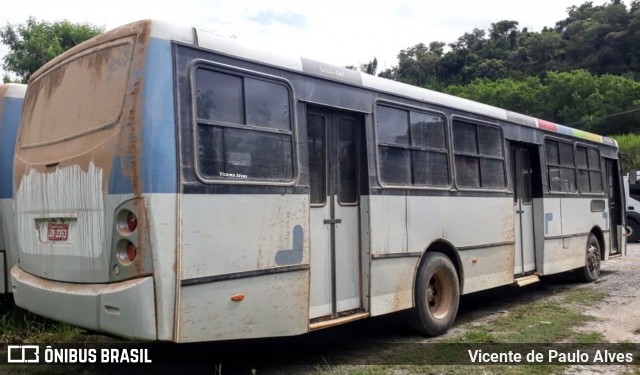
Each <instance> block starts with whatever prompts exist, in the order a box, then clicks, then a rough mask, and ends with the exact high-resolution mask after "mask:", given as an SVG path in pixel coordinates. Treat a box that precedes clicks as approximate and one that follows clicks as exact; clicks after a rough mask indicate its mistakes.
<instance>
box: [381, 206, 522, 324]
mask: <svg viewBox="0 0 640 375" xmlns="http://www.w3.org/2000/svg"><path fill="white" fill-rule="evenodd" d="M512 203H513V199H512V198H511V197H484V198H482V199H477V198H473V197H438V196H409V197H405V196H386V195H378V196H371V210H370V221H371V238H372V240H371V253H372V256H373V260H372V265H371V315H380V314H384V313H389V312H392V311H397V310H401V309H405V308H409V307H411V306H412V305H413V282H414V279H415V272H416V270H417V268H418V267H417V266H418V261H419V259H420V258H419V257H420V256H421V255H422V254H423V253H424V252H425V251H426V250H427V248H428V246H429V245H430V244H432V243H434V242H435V241H437V240H444V241H446V242H449V243H451V244H453V245H454V246H455V247H456V248H459V250H460V251H459V254H460V259H461V261H462V264H461V266H462V268H463V274H464V278H465V282H464V291H462V293H463V294H466V293H471V292H475V291H479V290H484V289H489V288H492V287H496V286H500V285H505V284H509V283H511V282H513V261H514V244H513V242H514V232H513V204H512ZM470 206H473V207H474V209H473V210H469V207H470ZM462 212H464V215H461V214H460V213H462ZM487 218H491V223H495V224H496V225H485V224H484V223H486V220H487ZM474 228H475V229H474ZM403 255H404V256H403ZM389 256H392V257H391V258H389ZM397 256H401V257H397ZM402 256H403V257H402ZM388 268H391V269H392V270H394V271H391V272H389V269H388Z"/></svg>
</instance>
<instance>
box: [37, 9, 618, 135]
mask: <svg viewBox="0 0 640 375" xmlns="http://www.w3.org/2000/svg"><path fill="white" fill-rule="evenodd" d="M127 35H137V38H138V41H140V40H142V41H144V40H146V39H148V38H157V39H164V40H172V41H178V42H182V43H186V44H191V45H197V46H199V47H203V48H206V49H210V50H213V51H217V52H219V53H223V54H226V55H230V56H234V57H238V58H241V59H245V60H251V61H256V62H260V63H264V64H268V65H271V66H275V67H279V68H284V69H288V70H293V71H298V72H302V73H305V74H308V75H312V76H317V77H321V78H325V79H329V80H333V81H338V82H342V83H346V84H350V85H355V86H360V87H365V88H369V89H372V90H375V91H381V92H386V93H390V94H394V95H400V96H404V97H407V98H410V99H414V100H417V101H421V102H425V103H431V104H437V105H441V106H445V107H450V108H464V109H465V111H468V112H471V113H475V114H478V115H482V116H487V117H490V118H494V119H497V120H504V121H509V122H512V123H516V124H519V125H523V126H528V127H533V128H538V129H541V130H544V131H547V132H552V133H557V134H562V135H567V136H571V137H575V138H579V139H583V140H587V141H592V142H597V143H602V144H605V145H610V146H613V147H618V144H617V142H616V141H615V140H614V139H612V138H609V137H604V136H600V135H597V134H593V133H589V132H586V131H583V130H579V129H574V128H570V127H568V126H564V125H561V124H557V123H553V122H550V121H545V120H542V119H538V118H535V117H531V116H528V115H524V114H520V113H516V112H512V111H509V110H506V109H503V108H499V107H494V106H491V105H487V104H483V103H479V102H476V101H472V100H469V99H464V98H460V97H456V96H452V95H448V94H444V93H441V92H437V91H433V90H429V89H425V88H421V87H417V86H411V85H408V84H405V83H401V82H397V81H392V80H389V79H386V78H382V77H376V76H373V75H370V74H366V73H361V72H358V71H354V70H350V69H347V68H344V67H340V66H335V65H331V64H326V63H322V62H319V61H315V60H311V59H307V58H304V57H297V56H287V55H286V54H282V53H280V52H273V51H268V50H265V49H264V48H263V47H260V46H251V45H249V44H245V43H241V42H238V41H237V40H235V39H232V38H226V37H222V36H219V35H215V34H213V33H210V32H207V31H203V30H198V29H195V28H188V27H183V26H176V25H173V24H170V23H166V22H163V21H157V20H142V21H137V22H134V23H130V24H127V25H124V26H121V27H118V28H116V29H113V30H110V31H107V32H105V33H103V34H100V35H98V36H96V37H94V38H92V39H90V40H88V41H86V42H84V43H82V44H80V45H78V46H76V47H74V48H72V49H70V50H68V51H66V52H65V53H63V54H61V55H60V56H58V57H56V58H55V59H53V60H52V61H50V62H49V63H47V64H46V65H44V66H43V67H42V68H40V69H39V70H38V71H37V72H36V73H34V74H33V76H32V77H31V80H32V81H33V80H37V79H38V77H40V76H42V75H43V74H44V73H45V72H46V71H47V70H49V69H50V68H52V67H53V66H55V65H57V64H58V63H60V62H62V61H64V60H65V59H66V58H68V57H70V56H73V55H75V54H76V53H79V52H81V51H83V50H85V49H88V48H91V47H93V46H95V45H98V44H100V43H104V42H106V41H109V40H113V39H117V38H121V37H124V36H127Z"/></svg>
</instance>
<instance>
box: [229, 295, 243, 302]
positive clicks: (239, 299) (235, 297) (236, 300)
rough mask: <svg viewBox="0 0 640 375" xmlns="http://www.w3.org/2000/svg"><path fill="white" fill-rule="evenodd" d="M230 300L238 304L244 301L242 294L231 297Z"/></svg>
mask: <svg viewBox="0 0 640 375" xmlns="http://www.w3.org/2000/svg"><path fill="white" fill-rule="evenodd" d="M231 300H232V301H234V302H240V301H242V300H244V294H242V293H239V294H234V295H232V296H231Z"/></svg>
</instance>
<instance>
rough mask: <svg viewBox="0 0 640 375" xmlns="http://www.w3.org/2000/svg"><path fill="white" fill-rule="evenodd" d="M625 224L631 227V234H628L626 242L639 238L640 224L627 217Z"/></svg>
mask: <svg viewBox="0 0 640 375" xmlns="http://www.w3.org/2000/svg"><path fill="white" fill-rule="evenodd" d="M627 225H628V226H629V228H631V234H630V235H629V237H628V239H627V242H630V243H632V242H638V240H640V224H638V222H637V221H635V220H633V219H629V218H627Z"/></svg>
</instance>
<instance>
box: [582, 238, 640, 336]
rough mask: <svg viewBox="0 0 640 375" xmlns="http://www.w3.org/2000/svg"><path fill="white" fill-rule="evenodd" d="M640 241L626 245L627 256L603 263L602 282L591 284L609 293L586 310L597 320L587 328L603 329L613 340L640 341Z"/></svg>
mask: <svg viewBox="0 0 640 375" xmlns="http://www.w3.org/2000/svg"><path fill="white" fill-rule="evenodd" d="M638 286H640V244H638V243H636V244H630V245H628V246H627V255H626V256H624V257H621V258H616V259H610V260H609V261H607V262H604V263H603V265H602V274H601V277H600V280H599V282H597V283H594V284H592V285H591V287H592V288H593V289H595V290H601V291H604V292H606V293H608V294H609V297H608V298H607V299H606V300H605V301H604V303H602V304H599V305H598V306H594V307H592V308H589V309H588V310H587V311H586V313H587V314H588V315H591V316H593V317H594V318H596V319H594V321H593V322H591V323H590V324H588V325H587V326H586V327H585V329H586V330H589V331H597V332H601V333H602V334H603V335H604V336H605V338H606V339H607V341H610V342H621V341H626V342H635V343H638V342H640V288H638Z"/></svg>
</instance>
